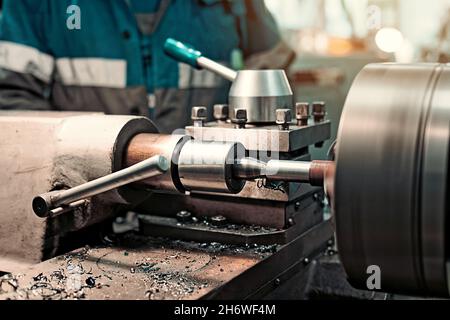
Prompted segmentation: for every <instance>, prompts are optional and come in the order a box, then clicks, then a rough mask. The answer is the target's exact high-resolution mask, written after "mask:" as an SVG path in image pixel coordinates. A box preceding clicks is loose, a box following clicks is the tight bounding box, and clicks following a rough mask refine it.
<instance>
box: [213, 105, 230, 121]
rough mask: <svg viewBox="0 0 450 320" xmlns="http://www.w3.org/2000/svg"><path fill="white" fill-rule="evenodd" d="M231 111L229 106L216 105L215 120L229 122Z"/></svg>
mask: <svg viewBox="0 0 450 320" xmlns="http://www.w3.org/2000/svg"><path fill="white" fill-rule="evenodd" d="M229 110H230V109H229V107H228V105H227V104H216V105H215V106H214V119H216V120H221V121H225V120H227V119H228V112H229Z"/></svg>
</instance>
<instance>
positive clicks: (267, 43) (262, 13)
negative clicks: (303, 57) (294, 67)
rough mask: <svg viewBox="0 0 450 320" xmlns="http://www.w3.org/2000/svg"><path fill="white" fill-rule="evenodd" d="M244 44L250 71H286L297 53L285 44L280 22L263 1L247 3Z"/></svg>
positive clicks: (254, 0) (246, 62)
mask: <svg viewBox="0 0 450 320" xmlns="http://www.w3.org/2000/svg"><path fill="white" fill-rule="evenodd" d="M245 5H246V23H245V30H242V31H243V32H242V38H243V41H242V45H243V49H244V53H245V56H246V59H245V67H246V68H248V69H287V68H288V67H289V66H290V65H291V63H292V62H293V61H294V59H295V56H296V55H295V52H294V51H293V50H292V49H291V48H290V47H289V45H288V44H287V43H286V42H284V41H283V39H282V37H281V35H280V32H279V29H278V26H277V23H276V21H275V19H274V17H273V16H272V14H271V13H270V12H269V10H268V9H267V7H266V5H265V4H264V1H262V0H245Z"/></svg>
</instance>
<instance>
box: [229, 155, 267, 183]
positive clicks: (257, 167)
mask: <svg viewBox="0 0 450 320" xmlns="http://www.w3.org/2000/svg"><path fill="white" fill-rule="evenodd" d="M266 165H267V163H266V162H264V161H260V160H257V159H255V158H242V159H240V160H239V161H236V163H235V165H234V166H233V175H234V177H236V178H238V179H245V180H252V179H258V178H264V175H265V170H266Z"/></svg>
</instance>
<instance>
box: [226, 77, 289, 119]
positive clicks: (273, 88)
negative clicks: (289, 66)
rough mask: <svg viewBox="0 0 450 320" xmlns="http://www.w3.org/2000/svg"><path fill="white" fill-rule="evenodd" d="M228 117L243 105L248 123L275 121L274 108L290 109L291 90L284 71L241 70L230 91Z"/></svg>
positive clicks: (232, 117)
mask: <svg viewBox="0 0 450 320" xmlns="http://www.w3.org/2000/svg"><path fill="white" fill-rule="evenodd" d="M229 105H230V118H231V119H232V120H233V119H234V110H235V109H237V108H245V109H246V110H247V117H248V123H251V124H260V123H275V121H276V110H277V109H280V108H283V109H293V93H292V89H291V86H290V84H289V81H288V79H287V76H286V73H285V72H284V71H283V70H243V71H239V73H238V75H237V78H236V80H235V81H234V82H233V84H232V86H231V89H230V94H229Z"/></svg>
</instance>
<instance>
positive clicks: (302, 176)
mask: <svg viewBox="0 0 450 320" xmlns="http://www.w3.org/2000/svg"><path fill="white" fill-rule="evenodd" d="M331 166H334V163H333V162H331V161H310V162H305V161H287V160H270V161H269V162H267V163H266V162H263V161H259V160H257V159H254V158H244V159H241V160H239V161H238V162H237V163H236V164H235V165H234V166H233V175H234V177H235V178H239V179H243V180H252V179H257V178H266V179H269V180H275V181H286V182H303V183H309V184H311V185H313V186H323V185H324V180H325V176H326V172H327V170H328V168H330V167H331Z"/></svg>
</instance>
